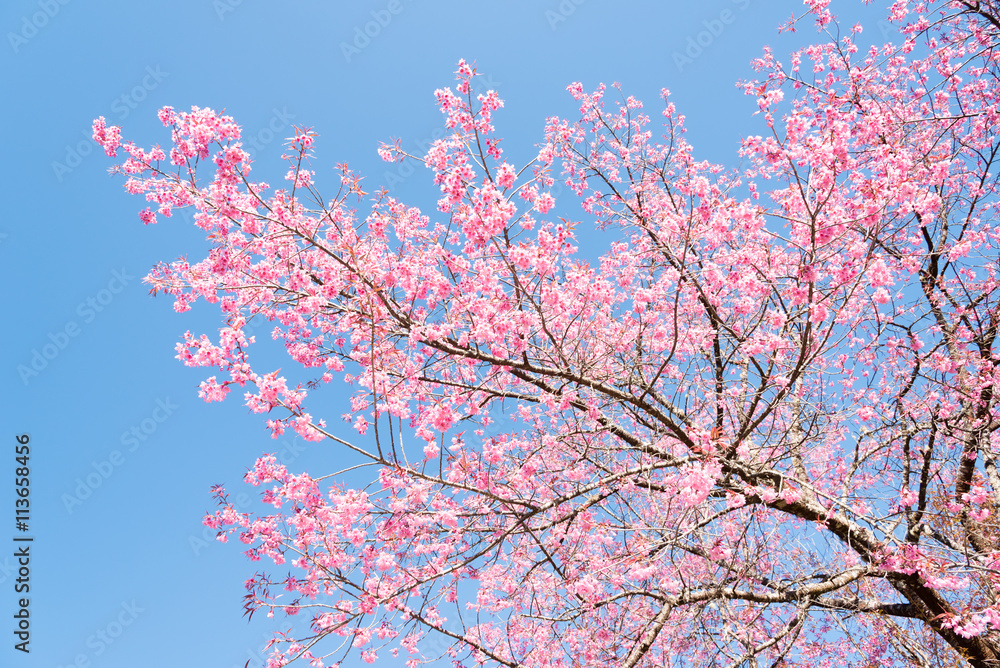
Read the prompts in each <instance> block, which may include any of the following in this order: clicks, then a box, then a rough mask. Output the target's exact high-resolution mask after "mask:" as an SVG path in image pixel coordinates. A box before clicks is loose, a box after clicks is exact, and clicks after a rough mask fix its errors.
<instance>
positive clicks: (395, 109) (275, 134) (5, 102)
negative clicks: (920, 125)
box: [0, 0, 896, 668]
mask: <svg viewBox="0 0 1000 668" xmlns="http://www.w3.org/2000/svg"><path fill="white" fill-rule="evenodd" d="M886 4H888V2H877V3H873V5H872V6H869V7H865V6H864V5H863V4H862V2H861V0H833V3H832V9H833V10H834V11H835V13H837V14H838V15H839V16H840V17H841V18H842V19H843V21H844V23H845V24H851V23H854V22H855V21H859V20H860V21H862V22H863V24H864V25H865V27H866V32H865V33H864V37H865V38H866V39H865V40H863V41H867V40H882V39H884V38H885V36H888V37H890V38H893V37H895V36H896V35H895V33H894V31H892V30H890V29H889V28H888V26H887V25H886V24H884V23H883V24H882V25H881V26H880V25H879V23H878V19H879V18H881V12H882V10H881V9H880V7H884V6H885V5H886ZM876 5H878V6H876ZM801 11H802V4H801V2H799V1H798V0H701V1H700V2H695V3H689V2H662V1H651V0H649V1H645V2H627V3H622V2H610V1H599V0H562V2H560V1H559V0H537V1H528V0H506V1H504V2H500V1H499V0H494V1H492V2H477V3H470V2H456V1H454V0H449V1H441V2H415V1H413V0H392V1H390V0H375V1H367V0H366V1H363V2H360V1H359V2H352V3H347V2H320V1H318V0H308V1H307V0H295V1H289V2H281V3H279V2H271V3H267V2H263V1H261V0H214V1H213V0H198V1H194V0H178V1H176V2H169V3H167V2H136V1H135V0H129V1H128V2H125V1H123V0H114V1H112V0H106V1H104V2H90V3H88V2H84V1H83V0H6V1H5V2H4V3H2V7H0V37H2V43H0V63H2V65H0V91H2V92H0V100H2V101H0V114H2V121H3V122H2V126H3V130H2V139H0V142H2V152H0V192H2V194H3V201H4V202H5V204H4V206H3V213H2V216H0V272H2V285H3V295H4V300H3V304H4V307H5V308H4V315H3V318H4V326H3V328H2V332H0V350H2V351H3V352H2V358H0V359H2V364H0V372H2V374H3V375H2V378H0V392H2V398H3V402H2V406H3V409H2V411H0V424H2V428H0V436H2V442H0V518H5V519H3V520H2V521H0V666H31V667H32V668H35V667H38V668H41V667H45V668H56V667H57V666H71V665H77V666H80V667H81V668H85V667H86V666H95V667H96V666H99V667H102V668H103V667H107V668H112V667H115V668H117V667H126V666H127V667H129V668H131V667H132V666H135V665H148V666H161V665H162V666H181V665H182V666H217V667H219V668H231V667H236V666H243V665H244V664H245V662H246V661H247V660H248V659H250V666H259V665H260V663H261V662H260V660H259V658H258V656H259V655H258V651H259V649H260V647H261V646H262V645H263V642H264V640H265V639H266V637H267V636H268V633H269V631H270V630H272V629H279V628H284V626H282V625H283V624H284V623H285V622H284V620H282V619H278V618H275V619H274V620H268V619H267V618H265V617H263V616H255V618H254V620H253V622H252V623H250V624H248V623H247V621H246V620H245V618H244V617H243V616H242V612H243V611H242V596H243V594H244V590H243V582H244V580H246V579H247V578H248V577H250V576H251V575H252V574H253V572H254V570H255V567H258V568H259V567H260V566H261V564H253V563H250V562H249V561H247V560H246V558H245V557H244V556H243V554H242V550H241V547H242V545H241V544H239V543H238V542H236V543H230V544H228V545H222V544H218V543H215V542H205V541H203V540H202V539H203V528H202V526H201V519H202V517H203V515H204V513H205V512H206V511H208V510H212V509H214V504H213V501H212V499H211V497H210V494H209V488H210V486H211V485H213V484H216V483H225V484H226V485H227V486H228V487H229V488H230V489H231V490H233V491H234V492H235V493H240V492H245V491H250V490H251V489H252V488H248V487H246V486H245V485H243V483H242V481H241V479H242V475H243V473H244V471H245V470H246V467H247V466H250V465H251V464H252V463H253V461H254V459H255V458H256V457H257V456H259V455H261V454H263V453H266V452H276V451H281V450H283V451H284V453H283V455H282V457H283V459H284V460H285V461H286V462H287V463H288V464H289V467H290V468H291V469H292V470H295V471H298V470H306V471H309V472H310V473H312V474H314V475H320V474H324V473H328V472H331V471H333V470H336V469H339V468H341V466H342V465H343V463H344V462H345V461H347V459H346V458H345V456H344V455H343V454H342V453H340V452H338V451H336V450H335V449H332V448H331V447H330V446H327V445H323V444H320V445H310V446H308V447H306V446H305V444H304V443H302V442H301V441H296V440H294V439H291V438H290V439H288V440H287V441H277V442H276V441H273V440H271V439H270V438H269V437H268V434H267V432H266V431H265V429H264V426H263V421H262V420H261V419H260V417H259V416H255V415H252V414H250V413H249V412H248V410H247V409H246V408H245V407H243V406H241V405H240V403H239V401H237V400H230V401H227V402H225V403H224V404H221V405H220V404H212V405H207V404H204V403H202V402H201V401H200V400H199V399H198V397H197V386H198V383H199V382H200V381H201V380H202V379H203V377H204V375H206V374H204V373H203V370H199V369H189V368H186V367H184V366H183V365H181V363H180V362H178V361H177V360H175V359H174V350H173V349H174V343H175V342H176V341H177V340H178V339H179V337H180V336H181V334H182V333H183V332H184V331H185V330H191V331H192V332H194V333H196V334H200V333H202V332H207V333H209V334H214V333H215V332H216V329H217V327H218V316H217V315H216V313H215V312H213V311H212V310H210V309H195V310H194V311H192V312H189V313H186V314H183V315H178V314H176V313H174V312H173V310H172V308H171V301H170V300H169V299H166V298H162V297H161V298H156V299H154V298H152V297H150V296H149V295H148V294H147V289H146V288H145V287H144V286H143V284H142V282H141V278H142V277H143V276H144V275H145V274H146V272H147V271H148V270H149V268H150V267H151V266H152V265H153V264H154V263H156V262H157V261H160V260H172V259H174V258H176V257H177V256H180V255H185V254H189V253H190V254H191V256H192V257H200V256H199V255H198V253H199V252H200V251H201V250H202V248H203V244H204V242H203V240H202V238H201V237H202V235H201V233H200V232H199V231H198V230H196V229H194V228H193V227H192V226H191V225H189V224H188V223H186V222H185V220H184V218H183V217H180V216H177V217H175V218H174V219H172V220H170V221H167V222H163V223H160V224H158V225H155V226H148V227H147V226H143V225H142V224H141V222H140V221H139V220H138V218H137V216H136V212H137V210H138V209H139V208H141V206H142V205H143V202H142V201H141V200H139V199H137V198H135V197H132V196H129V195H127V194H126V193H125V192H124V191H123V190H122V180H121V179H120V178H111V177H109V176H108V174H107V169H108V167H109V166H110V165H111V160H110V159H109V158H107V157H105V156H104V155H103V153H102V152H100V151H98V150H96V149H95V148H94V145H93V143H92V142H91V141H90V140H89V135H90V124H91V120H92V119H93V118H94V117H96V116H100V115H103V116H105V117H107V119H108V121H109V122H111V123H115V124H119V125H122V126H123V128H124V135H125V136H126V137H127V138H132V139H135V140H137V141H138V142H139V143H140V144H142V145H145V146H148V145H150V144H152V143H163V144H166V143H167V142H168V141H169V136H168V135H167V134H166V132H165V130H164V129H163V128H162V126H160V125H159V122H158V121H157V119H156V111H157V110H158V109H159V108H160V107H161V106H164V105H172V106H174V107H175V108H177V109H182V110H183V109H189V108H190V106H191V105H198V106H208V107H213V108H215V109H222V108H225V110H226V112H227V113H228V114H231V115H232V116H234V117H235V119H236V120H237V122H239V123H240V124H241V125H242V126H243V128H244V131H245V136H247V137H248V138H251V139H253V140H254V141H255V142H256V143H257V145H258V146H257V150H255V157H256V159H257V161H258V162H257V165H256V167H255V172H254V173H255V175H263V176H264V177H270V178H269V179H268V180H271V181H272V182H278V181H280V178H278V175H279V174H282V173H283V170H282V169H281V167H280V165H279V162H278V156H279V155H280V153H281V150H282V148H281V144H282V140H283V139H284V138H285V137H287V136H289V135H290V134H291V125H292V124H295V125H300V126H301V125H306V126H312V127H313V128H314V129H315V130H316V131H317V132H318V133H319V136H320V137H319V140H318V142H317V145H316V153H317V155H318V158H319V160H318V163H317V168H318V171H317V180H318V181H319V183H320V185H321V186H322V185H323V184H324V183H325V184H327V185H328V188H327V190H328V191H332V190H333V189H334V188H335V184H336V182H335V180H334V177H335V172H334V169H333V168H334V166H335V165H336V164H337V163H341V162H347V163H349V164H350V165H351V166H352V167H353V168H354V169H356V170H357V171H359V172H360V173H361V174H363V175H365V176H366V177H367V178H366V181H365V184H366V185H368V186H371V187H370V188H368V189H369V190H373V189H375V188H377V187H378V186H380V185H384V184H385V183H386V180H387V178H388V174H389V172H388V171H387V166H386V165H385V164H384V163H382V162H380V161H379V159H378V157H377V156H376V153H375V149H376V147H377V144H378V141H379V140H388V139H390V138H393V137H400V138H402V140H403V144H404V146H405V147H406V148H407V149H408V150H410V151H416V150H417V147H418V146H419V145H421V144H422V145H424V146H426V144H427V143H428V142H429V141H430V139H432V138H433V137H434V136H435V132H437V131H439V129H440V128H441V127H442V122H441V116H440V114H439V112H438V111H437V109H436V108H435V106H434V98H433V95H432V93H433V91H434V89H435V88H440V87H444V86H451V85H453V84H454V79H453V74H452V73H453V71H454V70H455V69H456V63H457V62H458V60H459V59H460V58H465V59H467V60H469V61H470V62H474V63H475V65H476V66H477V68H478V71H479V72H481V73H484V74H487V75H489V79H488V80H487V81H486V83H487V85H489V86H490V87H492V88H495V89H496V90H497V91H498V92H499V93H500V95H501V97H503V98H504V100H505V102H506V106H505V108H504V109H502V110H501V111H500V112H498V113H497V114H496V117H495V121H496V126H497V129H498V133H499V134H500V136H502V137H504V138H505V141H504V144H503V146H504V148H505V150H506V151H507V152H508V155H509V156H512V157H513V159H514V161H516V162H518V163H519V164H523V159H524V158H525V157H527V156H529V155H532V154H533V147H534V144H535V143H536V142H537V141H539V140H540V138H541V136H542V129H543V124H544V120H545V118H546V117H547V116H552V115H560V116H565V117H572V116H573V114H574V111H575V105H574V103H573V101H572V99H571V98H570V96H569V95H568V93H566V91H565V88H566V86H567V85H568V84H569V83H571V82H573V81H581V82H583V85H584V87H585V88H586V89H592V88H593V87H594V86H596V85H597V84H598V83H599V82H606V83H608V84H610V83H612V82H614V81H619V82H621V84H622V89H623V91H624V92H625V93H626V94H630V95H635V96H636V97H639V98H640V99H642V100H644V101H645V102H646V105H647V111H649V113H650V116H652V117H653V118H654V119H655V118H657V117H658V113H659V111H660V110H661V104H660V101H659V99H658V94H659V91H660V89H661V88H663V87H666V88H669V89H670V90H671V92H672V100H673V101H674V102H675V103H676V105H677V107H678V109H679V111H680V112H681V113H683V114H685V115H686V116H687V127H688V135H687V136H688V140H689V141H690V142H691V143H692V144H693V146H694V148H695V155H696V157H699V158H703V159H708V160H712V161H715V162H721V163H723V164H725V165H727V166H735V162H734V161H735V154H736V148H737V146H738V142H739V139H740V137H741V136H743V135H748V134H759V133H761V132H762V127H761V125H760V122H759V117H753V116H752V113H753V111H754V109H755V104H754V103H753V101H752V100H749V99H747V98H745V97H744V96H743V95H742V93H741V92H740V91H738V90H737V88H736V87H735V85H734V84H735V82H736V81H737V80H739V79H743V78H747V77H750V76H752V72H751V70H750V68H749V61H750V60H751V59H752V58H753V57H755V56H757V55H758V54H759V53H760V50H761V47H762V46H763V45H764V44H771V45H772V46H774V48H775V50H776V52H777V53H778V54H779V55H782V56H783V55H784V54H787V52H788V51H789V50H790V49H791V48H792V47H793V46H794V44H795V43H798V42H801V41H802V40H803V39H810V40H811V39H815V37H816V36H815V32H814V30H813V28H812V25H811V24H810V23H806V24H803V26H802V29H801V30H800V32H799V33H798V34H796V35H791V36H780V37H779V36H778V35H777V33H776V26H777V25H778V24H779V23H780V22H781V21H782V20H784V19H786V18H787V17H788V16H789V15H791V14H792V13H793V12H795V13H800V12H801ZM379 20H381V23H380V22H379ZM383 24H384V25H383ZM366 29H367V31H368V33H370V34H371V35H373V36H367V35H364V32H365V30H366ZM699 41H700V42H701V44H700V45H699V44H698V42H699ZM692 45H694V46H692ZM699 49H700V53H699ZM394 194H396V195H397V196H398V197H400V198H402V199H404V200H405V201H408V202H410V203H414V204H417V205H421V206H427V207H428V208H427V210H428V212H429V213H433V206H428V205H429V204H431V203H433V202H434V201H435V200H436V199H437V191H436V188H435V187H434V186H433V184H432V183H431V181H430V178H429V177H428V176H427V175H426V174H424V173H420V172H418V173H416V174H413V175H412V176H409V177H408V178H405V179H404V180H403V181H402V182H401V183H397V184H396V186H395V190H394ZM599 250H600V249H597V248H595V249H593V251H594V252H595V253H596V252H598V251H599ZM33 358H34V359H33ZM33 363H34V368H32V364H33ZM26 369H31V371H32V372H34V371H37V373H26V372H25V370H26ZM345 396H346V395H345V394H343V393H341V394H338V393H337V392H335V391H327V392H326V393H325V394H323V395H318V396H317V400H319V403H317V404H312V405H311V406H310V408H311V410H312V412H313V414H314V415H319V416H324V417H326V418H327V420H328V422H330V423H331V424H332V423H337V422H338V419H337V418H338V416H340V415H341V414H342V413H344V412H345V411H346V410H347V407H346V405H345V403H344V401H343V399H344V397H345ZM19 433H28V434H30V437H31V448H32V449H31V453H32V454H31V460H30V466H31V502H32V506H31V519H30V531H29V532H28V533H27V534H25V535H31V536H33V537H34V542H33V544H32V547H31V564H30V568H31V574H30V578H31V580H30V587H31V592H30V606H29V609H30V614H31V632H32V635H31V645H30V647H31V653H30V655H23V654H22V653H21V652H17V651H15V650H14V649H13V643H14V636H13V633H12V632H13V630H14V623H15V620H14V619H13V617H12V615H13V614H14V611H15V607H16V603H17V598H19V597H20V596H21V595H19V594H15V592H14V586H15V584H16V583H15V579H16V577H17V572H16V563H15V560H14V559H13V558H12V556H10V555H12V554H13V552H14V542H13V540H12V539H13V537H14V535H15V534H16V533H17V534H19V532H17V531H15V528H14V519H13V518H14V481H13V479H14V470H15V462H14V456H15V453H14V448H15V446H16V443H15V435H16V434H19ZM97 483H100V484H99V486H97ZM19 535H20V534H19ZM345 665H351V666H357V665H364V664H361V663H360V660H357V659H354V660H352V661H349V662H347V664H345ZM383 665H394V664H392V663H391V662H388V661H387V662H386V663H384V664H383Z"/></svg>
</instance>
